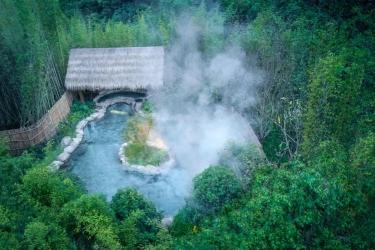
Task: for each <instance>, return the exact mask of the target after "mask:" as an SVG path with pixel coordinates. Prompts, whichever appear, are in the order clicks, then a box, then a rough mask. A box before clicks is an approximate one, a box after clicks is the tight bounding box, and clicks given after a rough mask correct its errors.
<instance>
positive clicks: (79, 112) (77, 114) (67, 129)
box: [59, 101, 94, 136]
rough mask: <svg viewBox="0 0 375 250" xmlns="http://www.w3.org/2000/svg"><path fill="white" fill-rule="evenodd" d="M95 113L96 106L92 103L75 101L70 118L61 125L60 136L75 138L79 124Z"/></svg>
mask: <svg viewBox="0 0 375 250" xmlns="http://www.w3.org/2000/svg"><path fill="white" fill-rule="evenodd" d="M93 111H94V104H93V103H92V102H85V103H81V102H78V101H74V102H73V104H72V106H71V108H70V113H69V116H68V118H67V119H66V120H65V121H63V122H62V123H60V124H59V134H60V135H61V136H73V135H74V132H75V126H76V125H77V123H78V122H79V121H81V120H82V119H84V118H85V117H87V116H89V115H90V114H91V113H92V112H93Z"/></svg>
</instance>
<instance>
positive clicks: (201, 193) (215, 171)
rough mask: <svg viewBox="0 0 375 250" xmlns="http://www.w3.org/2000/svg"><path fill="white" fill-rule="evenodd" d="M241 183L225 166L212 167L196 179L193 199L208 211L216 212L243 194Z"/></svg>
mask: <svg viewBox="0 0 375 250" xmlns="http://www.w3.org/2000/svg"><path fill="white" fill-rule="evenodd" d="M241 190H242V187H241V183H240V181H239V180H238V179H237V177H236V176H235V175H234V173H233V172H232V171H231V170H230V169H228V168H226V167H223V166H211V167H209V168H208V169H206V170H204V171H203V172H202V173H201V174H200V175H198V176H196V177H195V178H194V190H193V198H194V199H195V200H196V201H197V202H198V204H199V205H200V206H201V207H202V208H203V209H206V210H207V211H216V210H218V209H219V208H221V207H222V206H223V205H225V204H227V203H228V202H230V201H232V200H233V199H235V198H237V197H239V196H240V194H241Z"/></svg>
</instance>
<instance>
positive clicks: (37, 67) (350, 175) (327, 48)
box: [0, 0, 375, 249]
mask: <svg viewBox="0 0 375 250" xmlns="http://www.w3.org/2000/svg"><path fill="white" fill-rule="evenodd" d="M374 7H375V6H374V3H373V2H372V1H354V0H345V1H310V0H298V1H291V0H287V1H278V0H277V1H268V0H265V1H263V0H243V1H232V0H218V1H208V0H207V1H203V3H201V1H195V0H172V1H165V0H159V1H147V0H144V1H130V0H129V1H114V0H113V1H110V0H108V1H107V0H105V1H99V0H73V1H66V0H60V1H57V0H54V1H44V0H30V1H26V0H17V1H10V0H0V84H1V85H0V127H1V128H10V127H17V126H19V125H27V124H30V123H32V122H35V120H37V119H38V118H40V116H41V115H43V114H44V113H45V111H46V110H47V109H48V108H49V107H50V106H51V105H53V103H54V102H55V101H56V100H57V99H58V98H59V97H60V96H61V94H62V91H63V89H62V83H63V78H64V77H63V75H64V72H65V68H66V58H67V56H68V50H69V48H72V47H104V46H106V47H107V46H108V47H112V46H142V45H160V44H165V45H168V44H170V43H172V42H173V38H174V35H175V32H176V29H175V28H176V27H175V26H176V19H177V18H176V17H177V16H179V14H181V12H183V11H184V12H189V15H190V16H191V18H192V19H193V20H194V21H195V22H196V23H197V24H198V25H199V26H200V27H202V30H201V32H200V34H199V36H200V39H199V49H200V50H201V52H203V54H204V56H206V57H210V56H212V55H214V54H215V53H216V52H218V51H221V50H222V49H223V48H225V47H226V46H227V45H232V44H235V45H237V46H240V47H241V48H242V49H243V50H245V52H246V54H247V57H248V59H249V61H252V60H255V61H256V63H257V65H258V66H259V67H261V68H262V69H263V70H264V72H265V75H266V77H265V82H264V84H262V85H261V86H258V89H257V95H258V96H257V99H258V100H257V104H256V105H255V106H251V107H248V108H247V109H245V111H244V115H245V116H247V117H251V118H254V119H251V121H252V123H253V125H254V128H255V130H256V133H257V135H258V136H259V138H260V139H261V142H262V145H263V149H264V153H265V156H266V159H265V158H264V157H263V156H261V155H258V154H257V151H256V150H254V149H252V148H250V147H240V146H233V147H231V148H230V149H228V152H227V153H226V154H223V155H222V156H221V160H220V164H222V165H223V166H221V167H217V166H216V167H211V168H208V169H207V170H205V171H204V172H203V173H202V174H201V175H199V176H197V177H196V178H195V180H194V183H193V192H192V197H191V198H190V199H189V200H188V201H187V204H186V206H185V207H184V208H182V209H181V210H180V211H179V212H178V214H177V215H176V216H175V218H174V221H173V224H172V225H171V227H170V228H169V229H168V230H169V231H167V229H165V228H163V227H162V226H161V215H160V214H159V213H158V212H157V211H156V209H155V207H154V206H153V204H152V203H151V202H149V201H147V200H145V199H144V198H143V197H142V196H141V195H140V194H138V193H137V192H136V191H135V190H132V189H126V190H120V191H119V192H118V193H117V194H116V195H115V196H114V198H113V200H112V202H111V203H108V202H107V201H105V199H104V198H103V197H100V196H93V195H87V194H85V192H84V191H83V189H82V188H81V187H80V186H79V185H78V184H77V182H76V181H75V179H74V177H72V176H70V175H69V174H67V173H65V172H58V173H52V172H50V171H49V170H48V169H47V168H46V167H45V166H46V165H48V163H49V162H50V161H51V160H52V158H53V157H51V155H53V151H54V147H53V143H49V144H47V146H46V147H45V149H44V150H43V152H42V155H37V154H35V153H27V152H25V153H24V154H23V155H21V156H18V157H13V156H10V155H9V154H8V151H7V148H6V144H5V143H3V142H1V143H0V246H1V247H2V248H4V249H123V248H124V249H137V248H138V249H144V248H148V249H294V248H297V249H306V248H307V249H374V248H375V240H374V238H373V237H371V236H372V234H373V232H374V230H375V213H374V212H373V211H374V209H375V191H374V190H375V75H374V70H373V69H374V66H375V55H374V53H375V38H374V33H375V17H374V15H375V11H374ZM217 101H220V100H217ZM78 106H79V105H78V104H75V105H74V106H73V113H72V117H71V118H69V120H68V121H67V122H66V124H65V125H62V129H61V130H62V131H65V132H64V133H66V134H70V133H71V129H70V128H71V127H72V126H73V124H74V123H76V122H77V120H78V119H80V118H81V117H82V116H85V115H87V114H88V113H89V110H88V109H86V108H82V107H78ZM76 108H77V110H79V111H77V110H76ZM74 110H76V111H77V113H76V112H75V111H74ZM81 111H82V112H81ZM232 170H233V171H232ZM166 202H168V201H166Z"/></svg>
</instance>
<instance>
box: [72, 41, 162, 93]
mask: <svg viewBox="0 0 375 250" xmlns="http://www.w3.org/2000/svg"><path fill="white" fill-rule="evenodd" d="M163 70H164V49H163V47H127V48H97V49H72V50H71V51H70V55H69V63H68V70H67V74H66V78H65V87H66V88H67V89H68V90H110V89H129V90H137V89H149V88H157V87H160V86H161V85H163Z"/></svg>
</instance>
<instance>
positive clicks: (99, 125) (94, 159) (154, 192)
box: [69, 104, 187, 216]
mask: <svg viewBox="0 0 375 250" xmlns="http://www.w3.org/2000/svg"><path fill="white" fill-rule="evenodd" d="M110 110H119V111H125V112H126V114H125V115H119V114H113V113H111V112H110ZM130 114H131V110H130V107H129V106H128V105H126V104H115V105H113V106H111V107H109V108H108V109H107V112H106V114H105V116H104V118H103V119H101V120H99V121H97V122H92V123H89V124H88V125H87V127H86V128H85V131H84V140H83V141H82V143H81V145H80V146H79V147H78V149H77V150H76V151H75V152H74V153H73V155H72V157H71V159H70V162H69V169H71V171H72V172H73V173H74V174H75V175H77V176H78V177H79V178H80V180H81V181H82V183H83V184H84V186H85V187H86V189H87V191H88V192H89V193H98V194H103V195H105V196H106V197H107V199H108V200H110V199H111V197H112V196H113V195H114V194H115V193H116V192H117V190H118V189H120V188H123V187H134V188H136V189H138V190H139V191H140V192H141V193H142V194H143V195H144V196H145V197H147V198H148V199H150V200H151V201H152V202H154V204H155V206H156V208H157V209H158V210H159V211H161V212H163V214H164V215H165V216H171V215H173V214H175V213H176V212H177V211H178V209H179V208H181V207H182V206H183V205H184V203H185V199H184V197H186V195H187V193H186V192H187V191H186V190H187V188H186V185H182V184H183V183H184V182H185V180H184V176H185V174H186V173H185V171H184V170H183V169H181V168H179V167H175V168H173V169H172V170H170V172H169V173H168V174H166V175H163V176H143V175H140V174H137V173H130V172H127V171H125V170H124V169H123V166H122V165H121V163H120V160H119V156H118V151H119V148H120V146H121V144H122V143H123V139H122V138H123V130H124V128H125V126H126V122H127V120H128V118H129V115H130Z"/></svg>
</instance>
